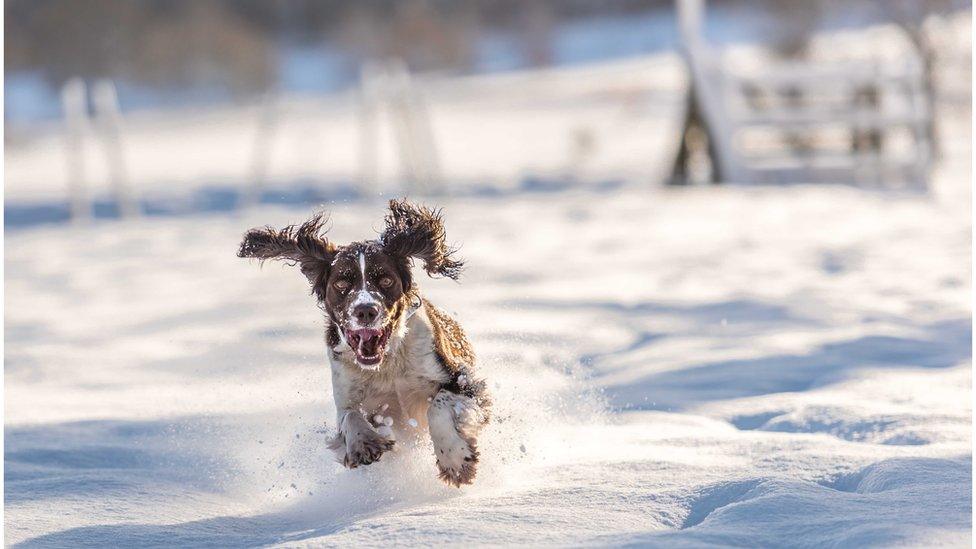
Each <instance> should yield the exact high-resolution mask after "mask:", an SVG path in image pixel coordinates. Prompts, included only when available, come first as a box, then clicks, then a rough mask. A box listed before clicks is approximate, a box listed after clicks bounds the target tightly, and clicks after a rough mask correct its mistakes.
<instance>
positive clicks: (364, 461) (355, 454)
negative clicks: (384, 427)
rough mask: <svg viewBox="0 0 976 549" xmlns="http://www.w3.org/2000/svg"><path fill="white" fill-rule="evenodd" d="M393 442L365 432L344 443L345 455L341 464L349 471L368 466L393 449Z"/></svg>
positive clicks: (373, 433)
mask: <svg viewBox="0 0 976 549" xmlns="http://www.w3.org/2000/svg"><path fill="white" fill-rule="evenodd" d="M394 444H395V441H393V440H390V439H388V438H386V437H384V436H382V435H380V434H379V433H377V432H375V431H367V432H365V433H361V434H360V435H359V436H357V437H355V438H353V439H350V440H348V441H347V443H346V455H345V456H344V457H343V459H342V464H343V465H345V466H346V467H348V468H350V469H355V468H356V467H359V466H360V465H369V464H370V463H373V462H374V461H379V460H380V457H381V456H382V455H383V453H384V452H388V451H390V450H392V449H393V445H394Z"/></svg>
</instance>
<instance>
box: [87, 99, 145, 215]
mask: <svg viewBox="0 0 976 549" xmlns="http://www.w3.org/2000/svg"><path fill="white" fill-rule="evenodd" d="M92 101H93V103H94V106H95V113H96V122H97V127H98V130H99V133H100V134H101V138H102V144H103V146H104V148H105V160H106V162H107V164H108V173H109V180H110V183H111V186H112V193H113V194H114V195H115V202H116V204H118V208H119V216H121V217H137V216H138V215H139V210H140V208H139V200H138V197H137V196H136V193H135V192H134V190H133V189H132V188H130V187H131V185H130V181H129V177H128V173H127V170H126V164H125V155H124V151H123V147H122V111H121V109H120V108H119V96H118V92H117V91H116V89H115V83H114V82H112V81H111V80H99V81H97V82H95V85H94V86H93V88H92Z"/></svg>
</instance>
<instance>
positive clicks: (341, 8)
mask: <svg viewBox="0 0 976 549" xmlns="http://www.w3.org/2000/svg"><path fill="white" fill-rule="evenodd" d="M4 9H5V16H6V31H7V32H6V39H5V40H6V42H5V46H6V48H5V51H6V57H5V76H6V78H5V84H4V91H5V97H4V125H5V130H6V132H5V136H6V137H5V143H4V148H5V152H6V158H7V170H6V173H5V187H6V205H5V213H6V221H5V223H6V225H7V226H8V227H20V226H30V225H33V224H37V223H46V222H58V221H64V220H67V219H69V218H70V217H75V218H83V217H90V216H96V217H115V216H119V215H144V214H150V215H155V214H178V213H181V212H184V213H185V212H196V211H214V210H217V211H223V210H233V209H236V208H239V207H243V206H245V205H248V204H254V203H259V202H278V203H293V204H297V203H302V204H305V203H318V202H322V201H328V200H335V199H350V198H355V197H362V196H374V195H376V194H381V195H392V194H403V193H413V194H432V193H434V194H436V193H455V194H465V193H481V194H484V193H498V192H522V191H528V192H531V191H539V190H553V189H559V188H564V187H570V186H580V185H602V186H604V187H606V188H615V187H616V186H618V185H624V184H631V183H633V184H644V185H658V184H669V183H670V184H687V183H698V182H733V183H746V184H756V183H776V184H782V183H795V182H818V181H823V182H841V183H852V184H858V185H871V186H881V187H897V188H910V189H916V190H922V191H924V190H925V189H926V188H927V186H928V182H927V181H928V177H929V174H930V171H931V168H932V166H933V164H934V162H935V161H936V160H937V158H938V154H939V147H940V143H939V142H938V138H939V135H938V124H936V123H935V122H934V120H935V117H934V116H933V115H932V113H933V112H935V110H936V109H938V108H943V107H946V108H952V109H963V110H965V111H966V113H968V110H967V109H968V108H969V104H970V97H971V92H970V89H969V88H970V80H971V79H970V75H971V38H970V33H971V31H970V29H971V24H970V20H971V16H970V6H969V3H967V2H961V1H958V0H926V1H894V2H887V1H866V0H861V1H845V2H840V1H834V0H820V1H813V2H810V1H799V0H791V1H773V0H751V1H746V0H713V1H711V2H708V4H707V6H705V5H703V4H702V3H701V2H696V1H685V2H678V3H677V4H676V3H675V2H671V1H664V0H660V1H658V0H609V1H602V2H590V1H564V0H536V1H532V2H519V1H507V0H490V1H477V0H471V1H468V0H465V1H452V2H439V1H406V2H387V1H373V0H369V1H364V2H330V1H324V2H322V1H305V0H279V1H248V0H243V1H230V0H227V1H221V0H206V1H190V0H183V1H180V0H177V1H145V2H128V1H125V0H82V1H68V0H45V1H32V0H12V1H9V2H6V3H5V7H4ZM679 21H683V22H684V23H682V24H679ZM966 116H968V114H966Z"/></svg>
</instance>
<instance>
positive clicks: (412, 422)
mask: <svg viewBox="0 0 976 549" xmlns="http://www.w3.org/2000/svg"><path fill="white" fill-rule="evenodd" d="M407 423H409V424H410V426H411V427H413V428H415V429H416V428H417V425H418V424H417V420H416V419H414V418H410V419H408V420H407Z"/></svg>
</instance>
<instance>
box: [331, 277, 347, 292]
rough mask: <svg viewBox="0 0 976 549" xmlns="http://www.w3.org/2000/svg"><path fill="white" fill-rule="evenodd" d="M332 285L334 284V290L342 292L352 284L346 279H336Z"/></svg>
mask: <svg viewBox="0 0 976 549" xmlns="http://www.w3.org/2000/svg"><path fill="white" fill-rule="evenodd" d="M332 286H334V287H335V289H336V290H339V291H340V292H344V291H346V290H348V289H349V287H350V286H352V284H350V283H349V281H348V280H336V281H335V282H333V283H332Z"/></svg>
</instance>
